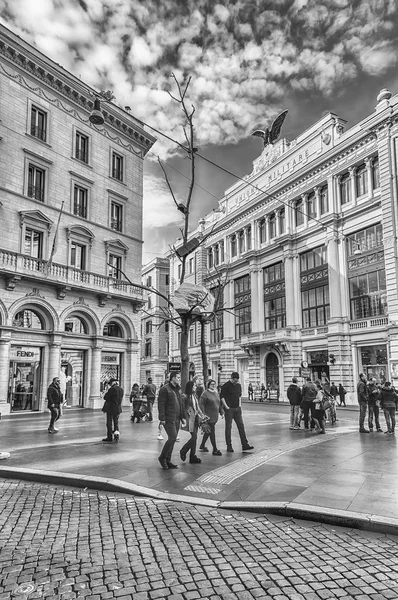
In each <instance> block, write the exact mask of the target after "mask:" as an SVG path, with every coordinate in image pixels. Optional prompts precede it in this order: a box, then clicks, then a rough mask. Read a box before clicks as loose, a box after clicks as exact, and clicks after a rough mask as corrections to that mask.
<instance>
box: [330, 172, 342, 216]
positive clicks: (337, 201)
mask: <svg viewBox="0 0 398 600" xmlns="http://www.w3.org/2000/svg"><path fill="white" fill-rule="evenodd" d="M333 179H334V188H335V191H336V193H335V194H333V212H340V211H341V186H340V184H341V175H334V176H333ZM328 185H329V181H328ZM329 189H330V188H329Z"/></svg>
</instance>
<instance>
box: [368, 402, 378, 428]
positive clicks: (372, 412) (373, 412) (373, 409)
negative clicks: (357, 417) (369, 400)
mask: <svg viewBox="0 0 398 600" xmlns="http://www.w3.org/2000/svg"><path fill="white" fill-rule="evenodd" d="M379 414H380V409H379V407H378V406H377V404H369V414H368V425H369V429H370V431H373V416H374V418H375V425H376V429H377V430H379V429H381V427H380V421H379Z"/></svg>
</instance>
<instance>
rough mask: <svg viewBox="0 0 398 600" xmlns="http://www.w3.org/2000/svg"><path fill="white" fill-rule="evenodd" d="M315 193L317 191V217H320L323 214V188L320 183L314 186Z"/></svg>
mask: <svg viewBox="0 0 398 600" xmlns="http://www.w3.org/2000/svg"><path fill="white" fill-rule="evenodd" d="M314 193H315V214H316V218H317V219H319V218H320V216H321V188H320V187H319V185H316V186H315V187H314Z"/></svg>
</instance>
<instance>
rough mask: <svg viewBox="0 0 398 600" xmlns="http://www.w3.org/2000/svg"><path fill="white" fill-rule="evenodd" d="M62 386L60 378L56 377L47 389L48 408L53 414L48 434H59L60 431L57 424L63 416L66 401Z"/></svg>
mask: <svg viewBox="0 0 398 600" xmlns="http://www.w3.org/2000/svg"><path fill="white" fill-rule="evenodd" d="M60 384H61V381H60V379H59V377H54V379H53V380H52V383H50V385H49V386H48V389H47V406H48V408H49V410H50V413H51V418H50V423H49V425H48V433H57V432H58V431H59V429H57V428H56V427H55V422H56V421H58V419H59V418H60V416H61V407H62V402H63V399H64V397H63V395H62V392H61V388H60Z"/></svg>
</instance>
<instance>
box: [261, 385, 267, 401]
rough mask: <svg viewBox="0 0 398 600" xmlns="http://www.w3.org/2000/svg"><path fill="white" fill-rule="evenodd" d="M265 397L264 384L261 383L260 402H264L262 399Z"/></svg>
mask: <svg viewBox="0 0 398 600" xmlns="http://www.w3.org/2000/svg"><path fill="white" fill-rule="evenodd" d="M266 399H267V390H266V388H265V385H264V384H263V383H262V384H261V402H264V400H266Z"/></svg>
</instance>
